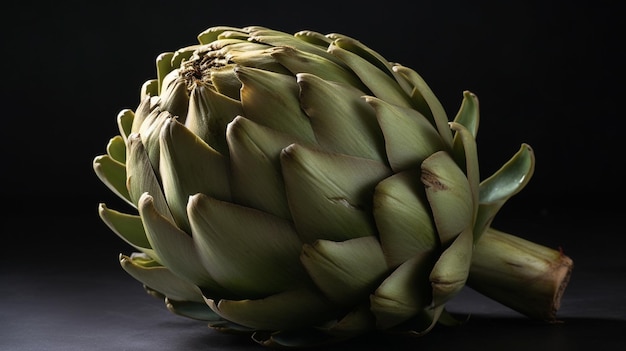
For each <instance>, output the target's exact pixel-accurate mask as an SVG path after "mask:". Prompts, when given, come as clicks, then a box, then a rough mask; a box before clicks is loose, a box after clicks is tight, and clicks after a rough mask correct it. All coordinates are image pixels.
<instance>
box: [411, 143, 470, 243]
mask: <svg viewBox="0 0 626 351" xmlns="http://www.w3.org/2000/svg"><path fill="white" fill-rule="evenodd" d="M420 179H421V181H422V184H424V188H425V190H426V197H427V198H428V202H429V203H430V207H431V209H432V213H433V218H434V220H435V226H436V228H437V233H438V234H439V239H440V241H441V244H442V246H443V247H444V248H445V247H447V246H448V245H449V244H450V243H451V242H452V241H453V240H454V238H456V237H457V236H458V235H459V234H460V233H461V232H462V231H464V230H465V229H466V228H468V227H470V226H472V224H473V220H474V206H473V202H472V201H473V196H472V191H471V187H470V184H469V182H468V180H467V178H466V176H465V173H463V171H462V170H461V169H460V168H459V167H458V166H457V164H456V163H455V162H454V160H453V159H452V157H451V156H450V155H449V154H448V153H447V152H445V151H438V152H436V153H434V154H432V155H431V156H430V157H428V158H427V159H426V160H424V162H422V173H421V176H420Z"/></svg>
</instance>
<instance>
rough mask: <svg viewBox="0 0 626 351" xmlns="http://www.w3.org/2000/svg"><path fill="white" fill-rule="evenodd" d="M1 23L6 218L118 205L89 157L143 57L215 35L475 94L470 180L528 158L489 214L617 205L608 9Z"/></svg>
mask: <svg viewBox="0 0 626 351" xmlns="http://www.w3.org/2000/svg"><path fill="white" fill-rule="evenodd" d="M1 16H2V21H1V22H2V27H3V29H2V31H1V33H2V34H1V35H2V47H3V55H2V63H3V64H2V67H3V73H2V80H3V82H2V84H0V89H2V91H1V93H0V96H2V110H1V113H2V116H3V119H2V125H1V126H0V133H2V134H1V137H0V143H1V144H0V151H1V152H2V154H1V162H2V172H0V177H1V178H0V179H1V183H0V184H2V187H0V194H1V195H2V199H3V204H4V206H5V207H4V208H5V209H4V210H3V215H4V216H6V217H7V218H11V220H9V221H8V222H7V223H12V221H19V222H18V223H20V224H21V223H24V222H25V220H24V218H33V217H42V216H44V217H45V216H57V218H58V216H62V215H66V214H72V215H74V216H77V217H79V218H81V219H82V220H84V221H90V220H92V221H93V224H87V225H85V226H84V227H83V228H77V226H72V228H71V230H68V229H70V228H63V229H58V230H59V231H60V230H64V231H66V233H65V234H64V238H68V236H71V235H78V237H79V238H84V236H85V235H86V234H85V233H88V232H89V231H90V227H89V225H96V226H101V225H102V224H101V223H100V222H99V219H98V218H97V211H96V208H97V204H98V203H99V202H101V201H103V202H107V203H109V204H110V207H113V208H115V206H118V208H119V206H124V204H122V203H121V201H118V199H117V198H115V197H114V196H113V195H112V193H111V192H110V191H109V190H108V189H107V188H106V187H104V185H102V184H101V183H100V181H99V180H98V179H97V177H96V176H95V174H94V173H93V170H92V165H91V162H92V160H93V158H94V157H95V156H96V155H99V154H101V153H104V150H105V145H106V143H107V141H108V140H109V138H110V137H112V136H113V135H115V134H117V125H116V120H115V118H116V115H117V113H118V111H120V110H121V109H122V108H135V106H136V105H137V103H138V96H139V88H140V86H141V84H142V83H143V82H144V81H145V80H147V79H150V78H153V77H154V76H155V70H154V60H155V58H156V56H157V55H158V54H159V53H161V52H164V51H170V50H174V49H177V48H179V47H182V46H184V45H188V44H193V43H195V40H196V35H197V34H198V33H199V32H201V31H202V30H204V29H205V28H207V27H210V26H216V25H232V26H246V25H262V26H266V27H271V28H274V29H279V30H283V31H287V32H296V31H298V30H301V29H311V30H315V31H318V32H322V33H330V32H339V33H343V34H347V35H350V36H352V37H355V38H357V39H359V40H361V41H362V42H364V43H365V44H367V45H369V46H370V47H371V48H373V49H375V50H377V51H378V52H379V53H381V54H382V55H383V56H385V57H386V58H387V59H388V60H390V61H396V62H400V63H402V64H404V65H406V66H409V67H412V68H414V69H415V70H417V71H418V72H420V74H422V75H423V76H424V78H425V79H426V81H427V82H428V83H429V84H430V86H431V88H432V89H433V91H434V92H435V93H436V94H437V95H438V97H439V99H440V100H441V102H442V103H443V105H444V107H445V109H446V110H447V112H448V114H449V115H450V116H454V114H455V113H456V111H457V109H458V107H459V105H460V102H461V98H462V92H463V90H470V91H472V92H474V93H476V94H477V95H478V98H479V99H480V104H481V126H480V131H479V134H478V147H479V158H480V162H481V167H482V168H481V173H482V175H483V176H487V175H489V174H491V173H492V172H493V171H495V170H496V169H497V167H499V166H500V165H501V164H502V163H503V162H505V161H506V160H508V158H509V157H510V156H511V155H512V154H513V153H514V152H515V151H517V149H518V148H519V145H520V143H522V142H526V143H529V144H530V145H531V146H532V147H533V148H534V150H535V153H536V158H537V164H536V171H535V174H534V177H533V179H532V180H531V182H530V183H529V185H528V186H527V187H526V188H525V189H524V190H523V191H522V192H521V193H520V194H518V195H517V196H515V197H514V198H513V199H511V200H510V201H509V203H508V204H507V205H506V206H505V208H504V209H503V210H502V212H501V214H500V216H501V218H506V217H507V216H509V217H512V218H522V219H523V220H524V221H533V220H536V219H537V218H541V217H542V216H549V215H550V214H552V213H564V214H566V215H568V214H569V213H571V216H572V218H576V220H581V217H580V216H578V215H577V214H579V213H586V212H587V211H600V212H606V211H613V212H615V213H621V212H622V210H623V203H622V201H620V200H619V199H620V196H623V195H622V194H623V190H624V186H623V174H624V162H623V155H622V149H623V142H622V141H621V140H620V136H621V135H622V134H623V133H624V131H623V126H624V115H623V96H624V88H623V78H622V77H621V76H620V75H619V72H620V71H621V69H622V68H623V67H622V66H623V62H624V38H623V37H622V36H621V34H620V30H619V29H620V28H619V27H620V21H621V20H622V18H621V17H620V12H619V8H618V6H617V2H614V1H577V2H571V1H518V0H514V1H507V2H496V1H481V0H478V1H471V2H470V1H412V2H380V3H373V4H370V3H367V2H352V3H350V2H348V3H346V2H338V1H335V2H322V1H319V2H291V3H283V2H280V3H279V4H278V5H272V4H270V3H269V2H268V3H261V2H246V1H237V2H208V1H177V2H168V1H155V0H153V1H143V0H138V1H123V2H122V1H107V2H87V1H80V2H79V1H65V2H61V3H53V2H46V3H43V2H41V3H40V2H33V1H21V2H12V3H10V4H8V5H5V6H4V10H3V11H2V15H1ZM614 199H617V201H613V200H614ZM520 211H522V212H523V213H522V212H520ZM583 217H584V218H586V219H587V220H589V221H593V220H594V219H593V218H592V217H589V216H583ZM27 220H28V219H27ZM27 220H26V221H27ZM7 225H9V224H7ZM69 238H70V239H71V240H67V245H71V243H72V242H74V243H76V241H74V240H73V239H75V238H76V237H74V236H71V237H69ZM43 239H44V238H38V240H43ZM29 240H30V239H29ZM55 240H56V243H57V244H58V238H56V236H55ZM84 240H85V239H83V241H78V243H77V244H76V246H78V247H80V246H82V245H84V244H85V242H84ZM89 240H90V241H91V243H93V244H94V245H95V246H102V245H105V244H106V243H108V241H107V240H106V239H103V238H101V237H91V238H90V239H89ZM115 240H116V239H115ZM115 240H112V241H113V242H115ZM105 250H106V249H105Z"/></svg>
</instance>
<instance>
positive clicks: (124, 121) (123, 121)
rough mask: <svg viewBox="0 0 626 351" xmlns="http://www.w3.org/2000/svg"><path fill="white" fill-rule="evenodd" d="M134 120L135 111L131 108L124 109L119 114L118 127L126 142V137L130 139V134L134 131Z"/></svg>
mask: <svg viewBox="0 0 626 351" xmlns="http://www.w3.org/2000/svg"><path fill="white" fill-rule="evenodd" d="M134 120H135V112H134V111H133V110H131V109H129V108H125V109H122V110H121V111H120V112H119V113H118V114H117V127H118V129H119V131H120V135H121V136H122V138H123V140H124V142H126V139H128V136H129V135H130V133H132V128H133V121H134Z"/></svg>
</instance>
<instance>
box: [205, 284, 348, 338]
mask: <svg viewBox="0 0 626 351" xmlns="http://www.w3.org/2000/svg"><path fill="white" fill-rule="evenodd" d="M205 301H206V303H207V304H208V305H209V306H210V307H211V309H213V311H215V313H217V314H218V315H220V316H221V317H222V318H224V319H227V320H229V321H232V322H234V323H237V324H240V325H243V326H245V327H248V328H253V329H257V330H298V329H301V328H303V327H307V326H311V325H315V324H321V323H322V322H324V321H326V320H329V319H331V318H333V316H334V314H335V313H336V311H335V307H333V306H332V305H331V304H330V303H329V302H328V300H326V299H325V298H324V297H323V296H321V295H320V294H319V293H317V292H314V291H312V290H309V289H307V288H300V289H295V290H287V291H283V292H280V293H277V294H274V295H270V296H268V297H266V298H262V299H249V300H213V299H209V298H205Z"/></svg>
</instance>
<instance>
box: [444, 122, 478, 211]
mask: <svg viewBox="0 0 626 351" xmlns="http://www.w3.org/2000/svg"><path fill="white" fill-rule="evenodd" d="M450 129H452V130H453V131H455V133H454V146H453V149H452V152H453V155H454V158H455V161H456V163H457V165H459V167H460V168H461V169H464V170H465V175H466V177H467V182H468V183H469V187H470V191H471V194H472V206H473V208H474V212H473V214H472V217H474V218H475V217H476V213H477V211H478V187H479V183H480V171H479V166H478V150H477V147H476V140H475V139H474V137H473V136H472V134H471V132H470V131H469V130H468V129H467V128H465V127H464V126H463V125H462V124H459V123H456V122H450Z"/></svg>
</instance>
